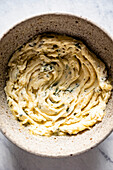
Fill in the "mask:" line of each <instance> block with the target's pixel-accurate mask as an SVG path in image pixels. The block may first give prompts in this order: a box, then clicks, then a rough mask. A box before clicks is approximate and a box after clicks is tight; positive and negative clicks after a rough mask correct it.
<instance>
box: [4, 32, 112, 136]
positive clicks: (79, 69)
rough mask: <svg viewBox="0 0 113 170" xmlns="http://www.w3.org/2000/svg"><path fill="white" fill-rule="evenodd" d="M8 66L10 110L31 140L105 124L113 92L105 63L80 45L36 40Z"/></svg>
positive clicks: (54, 38) (53, 37)
mask: <svg viewBox="0 0 113 170" xmlns="http://www.w3.org/2000/svg"><path fill="white" fill-rule="evenodd" d="M8 66H9V80H8V81H7V83H6V87H5V92H6V95H7V100H8V105H9V107H10V109H11V112H12V113H13V114H14V115H15V117H16V118H17V119H18V120H19V121H20V123H21V124H22V125H25V127H26V128H28V129H29V130H30V131H31V132H32V133H33V134H38V135H47V136H50V135H53V134H54V135H66V134H70V135H71V134H77V133H78V132H80V131H83V130H85V129H90V128H91V126H93V125H94V124H95V123H97V122H99V121H101V120H102V118H103V116H104V114H105V108H106V103H107V102H108V99H109V97H110V95H111V89H112V86H111V85H110V83H109V81H108V80H107V72H106V69H105V65H104V63H103V62H101V61H100V60H99V59H98V58H97V57H96V56H95V55H94V54H93V53H92V52H90V51H89V50H88V48H87V47H86V46H85V45H84V44H83V43H82V42H81V41H79V40H76V39H74V38H71V37H68V36H65V35H57V34H42V35H38V36H37V37H35V38H33V39H32V40H30V41H29V42H28V43H26V44H25V45H23V46H22V47H21V48H20V49H18V50H17V51H16V52H15V53H14V54H13V55H12V57H11V59H10V61H9V63H8Z"/></svg>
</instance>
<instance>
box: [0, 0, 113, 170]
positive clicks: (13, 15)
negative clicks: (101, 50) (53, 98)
mask: <svg viewBox="0 0 113 170" xmlns="http://www.w3.org/2000/svg"><path fill="white" fill-rule="evenodd" d="M54 12H57V13H69V14H74V15H78V16H82V17H84V18H87V19H88V20H91V21H93V22H94V23H96V24H98V25H99V26H101V27H102V28H104V30H105V31H106V32H108V33H109V35H110V36H111V37H113V0H87V1H86V0H80V1H78V0H63V1H61V0H57V1H56V0H24V1H23V0H0V37H1V36H2V35H3V34H4V33H5V32H6V31H7V30H8V29H9V28H11V27H12V26H14V25H15V24H17V23H18V22H20V21H22V20H25V19H27V18H29V17H32V16H35V15H39V14H43V13H54ZM53 169H54V170H57V169H59V170H113V133H111V135H110V136H109V137H108V138H107V139H105V141H104V142H102V143H101V144H99V145H98V146H97V147H95V148H93V149H91V150H89V151H88V152H86V153H83V154H81V155H78V156H72V157H66V158H44V157H39V156H35V155H33V154H30V153H27V152H25V151H23V150H21V149H20V148H18V147H16V146H15V145H14V144H12V143H11V142H10V141H8V140H7V139H6V137H5V136H4V135H3V134H2V133H0V170H53Z"/></svg>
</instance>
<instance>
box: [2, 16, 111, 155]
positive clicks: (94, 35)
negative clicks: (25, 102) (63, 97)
mask: <svg viewBox="0 0 113 170" xmlns="http://www.w3.org/2000/svg"><path fill="white" fill-rule="evenodd" d="M43 32H57V33H62V34H67V35H71V36H74V37H78V38H79V39H81V40H83V42H84V43H85V44H86V45H87V46H88V47H89V48H90V49H91V50H92V51H93V52H94V53H95V54H96V55H97V56H98V57H100V58H101V59H102V60H103V61H104V62H105V64H106V65H107V68H108V71H109V75H110V76H111V78H112V79H113V40H112V39H111V38H110V37H109V36H108V35H107V34H106V33H105V32H104V31H103V30H101V29H100V28H99V27H97V26H96V25H94V24H92V23H91V22H89V21H87V20H84V19H82V18H79V17H76V16H72V15H63V14H47V15H40V16H36V17H34V18H31V19H28V20H26V21H24V22H22V23H20V24H18V25H16V26H15V27H13V28H12V29H11V30H9V31H8V32H7V33H6V34H5V35H4V36H3V38H2V39H1V40H0V127H1V131H2V133H3V134H5V136H6V137H7V138H8V139H9V140H10V141H12V142H13V143H14V144H16V145H17V146H19V147H20V148H22V149H24V150H26V151H28V152H30V153H34V154H36V155H42V156H51V157H53V156H54V157H59V156H72V155H77V154H80V153H82V152H84V151H87V150H88V149H91V148H93V147H94V146H96V145H97V144H98V143H100V142H101V141H102V140H104V139H105V138H106V137H107V136H108V135H109V134H110V132H111V131H112V130H113V111H112V110H113V98H112V96H111V99H110V100H109V102H108V104H107V108H106V112H107V113H106V115H105V117H104V119H103V121H102V122H101V123H98V124H96V125H95V126H93V128H91V130H86V131H84V132H83V133H80V134H78V135H75V136H74V135H73V136H51V137H45V136H35V135H31V134H29V132H28V131H26V130H25V129H23V128H22V127H20V125H19V122H18V121H16V120H15V119H14V116H13V115H12V114H11V112H10V111H9V108H8V105H7V101H6V96H5V93H4V86H5V81H6V72H7V63H8V60H9V57H10V55H11V54H12V53H13V52H14V51H15V50H16V49H17V48H18V47H20V46H21V45H23V43H25V42H26V41H28V40H29V39H30V38H31V37H33V36H34V35H36V34H39V33H43Z"/></svg>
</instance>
